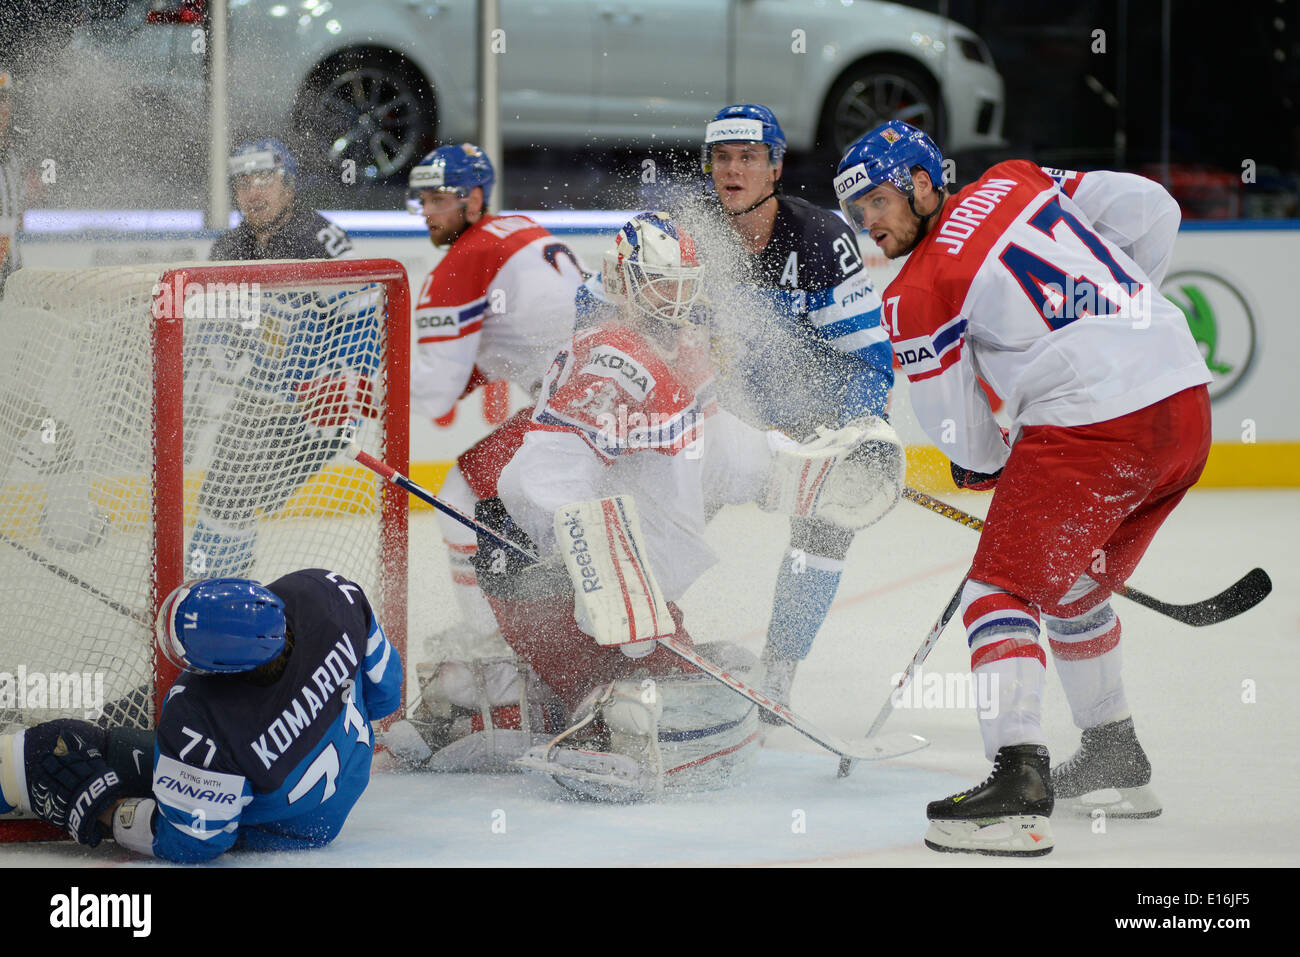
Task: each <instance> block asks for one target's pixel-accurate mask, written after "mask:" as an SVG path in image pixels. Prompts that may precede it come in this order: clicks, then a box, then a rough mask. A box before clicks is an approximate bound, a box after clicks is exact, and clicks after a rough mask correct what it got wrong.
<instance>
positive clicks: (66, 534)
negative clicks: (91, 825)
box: [0, 264, 406, 729]
mask: <svg viewBox="0 0 1300 957" xmlns="http://www.w3.org/2000/svg"><path fill="white" fill-rule="evenodd" d="M302 265H303V266H304V267H306V264H302ZM248 268H249V267H242V266H239V265H232V266H230V267H228V268H225V269H221V270H217V271H205V272H203V273H196V274H195V275H196V276H202V277H203V281H202V282H201V283H200V282H192V283H191V284H190V285H189V286H188V287H181V286H175V285H173V286H170V287H168V288H163V287H160V286H159V285H158V284H159V279H160V277H161V276H162V275H163V273H164V271H165V269H166V267H159V266H154V267H148V266H138V267H126V268H109V269H90V270H22V271H20V272H18V273H15V274H14V275H13V276H11V277H10V279H9V281H8V284H7V286H6V289H5V299H4V302H3V303H2V304H0V343H3V350H2V352H0V579H2V580H3V581H5V582H6V585H7V591H8V592H9V594H10V596H11V597H10V605H11V616H10V619H9V621H8V623H7V626H6V628H5V629H4V630H3V631H0V729H3V728H4V727H5V726H6V725H9V724H23V725H30V724H33V723H35V722H37V721H43V720H49V719H50V718H53V717H57V716H64V715H66V716H73V717H89V718H92V719H98V720H100V721H101V722H102V723H105V724H111V725H133V726H140V727H148V726H151V724H152V717H151V709H152V698H153V678H154V675H153V632H152V620H153V603H154V600H155V589H156V588H163V589H165V588H166V587H169V586H170V584H171V582H170V581H165V580H164V579H166V578H167V575H168V574H169V573H168V572H166V569H167V568H168V567H171V568H173V569H178V570H177V571H176V573H175V574H177V575H179V576H180V577H182V578H186V579H188V578H210V577H219V576H237V577H247V578H255V579H258V580H259V581H263V582H269V581H271V580H273V579H274V578H276V577H278V576H280V575H282V574H284V573H286V572H289V571H293V570H295V569H298V568H307V567H325V568H331V569H333V570H335V571H338V572H341V573H342V574H344V575H346V576H348V577H349V578H352V579H353V580H355V581H356V582H358V583H359V584H361V585H362V587H363V588H365V589H366V592H367V594H368V595H369V596H370V597H371V599H372V601H373V602H374V603H375V605H376V608H377V610H378V611H379V614H380V616H381V620H383V615H384V609H383V608H382V607H381V598H380V596H381V589H380V587H379V586H380V580H381V577H382V575H383V572H384V565H385V563H391V562H395V561H399V560H402V561H404V553H402V551H401V550H402V549H404V540H401V539H399V537H398V536H396V535H393V534H392V531H393V530H392V529H391V528H385V526H384V518H383V516H384V513H383V511H382V509H381V507H380V492H379V489H380V487H381V482H380V480H379V479H378V478H376V477H375V476H374V475H373V474H372V473H370V472H368V471H367V470H365V469H363V468H362V467H360V466H358V465H357V464H356V463H355V462H353V461H352V458H351V455H350V454H349V447H350V444H351V443H352V442H353V441H355V442H356V443H357V444H358V445H359V446H360V447H362V448H364V449H365V450H366V451H368V452H370V453H371V454H373V455H376V456H378V457H380V458H384V457H386V452H387V451H388V449H387V448H386V443H387V441H388V439H389V434H388V428H389V424H390V419H389V418H388V416H387V413H389V412H393V420H396V418H397V417H399V416H400V417H401V419H402V420H403V421H404V419H405V415H406V411H405V410H406V406H405V401H404V398H405V397H404V394H403V395H401V396H398V395H394V396H393V397H392V398H393V400H394V401H395V402H396V404H397V409H396V411H393V410H390V408H389V395H388V377H387V376H388V373H387V368H388V367H387V366H386V365H385V359H386V347H387V344H388V339H387V336H388V331H389V329H388V321H387V319H388V317H387V312H388V299H387V296H386V290H385V286H384V285H382V284H380V283H377V282H370V281H365V280H364V279H361V280H356V281H352V280H349V281H347V282H339V281H330V282H323V281H320V280H318V279H317V278H315V277H313V276H312V275H310V270H311V269H312V268H324V267H323V266H322V267H306V268H304V270H303V272H304V273H305V275H303V276H302V278H300V279H297V280H295V281H294V283H293V284H292V285H288V286H283V285H274V286H273V285H271V284H269V283H265V282H262V283H259V282H249V281H248V280H247V277H248V275H250V273H249V272H248V271H247V270H248ZM252 275H256V274H255V273H252ZM173 293H174V295H173ZM173 301H174V303H175V308H174V309H172V304H173ZM169 310H170V311H174V312H175V313H176V314H177V315H178V316H180V315H181V313H183V319H182V320H181V322H182V328H183V343H184V345H183V353H182V356H181V361H180V365H179V367H180V368H181V369H183V374H182V379H183V382H182V383H179V384H178V383H175V382H172V381H167V380H161V381H160V385H159V388H158V390H157V392H156V393H155V389H154V386H153V369H154V362H155V359H154V337H153V329H154V328H155V323H154V321H153V316H152V314H157V315H159V316H163V315H166V314H168V312H169ZM151 313H152V314H151ZM400 334H401V335H402V336H405V335H406V331H405V326H403V327H402V329H401V332H400ZM401 391H402V392H403V393H404V391H405V390H401ZM182 395H183V401H184V417H183V425H182V428H181V430H180V433H179V434H176V433H175V432H172V431H170V430H167V429H165V428H163V429H161V430H158V429H156V426H155V423H156V422H157V418H158V413H160V412H165V411H166V410H167V409H168V408H171V407H173V406H174V403H175V402H176V401H177V399H178V398H180V397H181V396H182ZM155 431H158V432H159V434H158V435H157V441H156V451H155ZM178 458H180V459H181V460H182V461H183V464H184V468H183V479H182V478H181V477H180V474H179V473H178V474H177V477H176V479H175V481H174V482H171V484H170V485H169V480H168V479H166V478H165V477H160V475H159V474H158V463H159V462H166V461H168V460H170V461H173V462H174V461H176V460H177V459H178ZM155 500H156V501H157V502H158V503H159V504H160V510H159V512H158V514H159V515H160V516H164V517H163V518H162V519H161V520H162V521H164V522H165V521H168V519H166V517H165V516H166V515H168V514H176V515H183V518H181V519H180V521H181V523H183V529H176V530H173V532H174V534H173V535H172V536H171V538H170V540H171V541H174V542H176V543H177V548H176V550H180V549H181V548H183V555H171V556H170V565H169V562H168V561H165V560H162V559H163V558H164V557H166V556H161V555H159V554H158V553H157V552H158V547H157V545H156V544H155V543H156V541H157V540H158V539H157V538H156V537H155V531H156V530H155V528H154V524H153V503H154V501H155ZM164 502H171V503H180V502H183V506H181V505H179V504H174V507H173V508H171V509H170V510H169V509H168V508H165V507H162V503H164ZM164 537H165V536H164ZM181 543H183V545H182V544H181ZM182 565H183V567H181V566H182ZM160 569H162V570H161V571H160ZM156 577H157V579H158V581H157V584H156V583H155V578H156ZM173 577H174V576H173ZM402 625H403V628H404V623H402ZM78 692H79V694H78Z"/></svg>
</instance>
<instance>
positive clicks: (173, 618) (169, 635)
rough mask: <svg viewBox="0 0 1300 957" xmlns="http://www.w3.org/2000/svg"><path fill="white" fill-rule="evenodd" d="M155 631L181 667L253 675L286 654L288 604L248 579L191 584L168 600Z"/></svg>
mask: <svg viewBox="0 0 1300 957" xmlns="http://www.w3.org/2000/svg"><path fill="white" fill-rule="evenodd" d="M154 630H155V634H156V635H157V639H158V647H159V649H161V651H162V653H163V655H164V656H165V657H166V658H167V660H168V661H170V662H171V663H172V664H174V665H175V666H176V667H178V668H181V669H184V670H189V671H194V672H198V673H199V674H234V673H238V672H241V671H252V670H253V669H254V668H258V667H261V666H262V665H264V664H266V663H267V662H268V661H273V660H274V659H275V658H277V657H278V656H279V655H280V653H281V652H283V651H284V647H285V618H284V602H283V601H281V600H280V598H279V597H278V596H277V595H276V594H275V593H273V592H271V591H270V590H268V589H267V588H265V587H263V586H262V585H260V584H258V583H257V582H255V581H252V580H250V579H247V578H209V579H206V580H204V581H197V582H189V583H187V584H184V585H181V586H179V587H178V588H175V589H173V590H172V593H171V594H170V595H168V596H167V597H166V598H165V599H164V600H163V603H162V607H161V608H159V610H158V619H157V621H156V622H155V625H154Z"/></svg>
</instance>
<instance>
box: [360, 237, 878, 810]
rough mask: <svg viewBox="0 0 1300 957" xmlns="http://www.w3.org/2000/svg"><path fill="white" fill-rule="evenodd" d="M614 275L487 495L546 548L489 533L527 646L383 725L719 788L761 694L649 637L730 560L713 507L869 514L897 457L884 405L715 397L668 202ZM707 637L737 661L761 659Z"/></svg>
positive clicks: (613, 785) (511, 633)
mask: <svg viewBox="0 0 1300 957" xmlns="http://www.w3.org/2000/svg"><path fill="white" fill-rule="evenodd" d="M604 285H605V287H606V294H607V295H610V296H611V297H612V298H613V299H614V300H615V301H616V302H617V303H618V313H617V315H616V316H615V317H614V318H613V319H612V320H611V321H608V322H605V323H603V324H601V325H598V326H596V327H595V328H592V329H588V330H586V331H583V332H580V333H579V334H578V335H577V336H576V337H575V338H574V340H573V341H572V343H571V344H570V345H569V347H568V348H567V349H565V350H563V351H561V352H560V354H559V355H558V356H557V357H556V359H555V362H554V363H553V364H552V366H551V369H550V371H549V373H548V375H547V378H546V381H545V382H544V383H543V387H542V391H541V396H540V398H539V400H538V403H537V405H536V408H535V409H534V411H533V414H532V419H531V424H530V429H529V431H528V433H527V435H526V437H525V438H524V441H523V444H522V446H521V447H520V449H519V451H518V452H517V453H516V454H515V456H514V458H513V459H511V461H510V463H509V464H508V465H507V466H505V468H504V469H503V470H502V472H501V475H500V478H499V480H498V482H497V488H498V492H499V498H498V499H494V500H490V501H487V502H483V503H480V505H479V509H478V517H479V519H480V521H482V522H484V523H485V524H487V525H489V526H490V527H493V528H495V529H498V530H499V531H501V532H502V534H504V535H506V536H507V537H509V538H511V539H512V540H516V541H519V542H520V543H522V544H525V547H527V548H528V549H529V550H531V551H533V552H535V553H537V554H539V555H542V556H549V557H548V558H547V559H546V560H545V561H543V562H542V563H541V564H530V563H525V562H521V561H518V560H516V559H515V558H513V557H511V556H510V555H508V554H507V553H506V551H505V550H503V549H501V548H500V547H497V546H494V545H493V544H492V543H491V542H490V540H489V539H487V538H486V537H484V538H482V539H481V540H480V543H479V551H478V558H477V563H478V580H479V584H480V587H482V588H483V590H484V592H485V594H486V595H487V596H488V600H489V602H490V604H491V605H492V609H493V612H494V614H495V615H496V618H497V621H498V623H499V624H500V626H501V631H502V634H503V636H504V638H505V640H506V641H507V642H508V643H509V645H510V647H511V649H512V650H513V651H514V652H515V654H516V655H517V656H518V658H519V661H518V662H514V661H500V660H499V661H479V662H471V663H464V662H446V663H444V664H443V665H442V667H441V668H439V669H438V671H437V673H436V675H434V676H433V677H432V678H431V680H429V681H428V682H426V683H425V685H424V688H423V689H422V701H421V706H420V707H419V708H417V709H416V711H415V713H414V715H413V718H412V723H404V722H403V723H399V724H398V725H396V726H394V731H393V732H392V733H391V734H390V735H389V736H388V738H386V739H385V743H386V744H387V745H388V746H389V747H390V748H392V749H393V750H394V752H395V753H398V754H399V755H401V756H404V757H405V758H406V759H407V760H409V761H410V762H411V763H415V764H419V765H422V766H425V767H431V768H440V769H455V768H474V767H500V766H502V765H503V764H504V763H506V762H507V761H509V760H511V759H513V758H517V757H519V756H520V755H524V757H523V760H522V762H521V763H523V764H524V765H525V766H528V767H532V768H535V769H540V770H543V771H546V772H548V773H550V774H552V775H553V776H554V777H555V778H556V780H557V781H559V782H560V783H561V784H562V785H564V786H566V787H568V788H569V789H571V790H572V791H575V792H577V793H579V794H581V795H584V796H587V797H591V798H595V799H605V800H634V799H638V798H641V797H645V796H651V795H654V794H656V793H658V792H660V791H662V790H664V789H674V788H676V789H694V788H709V787H719V786H724V785H726V784H728V783H731V782H733V781H735V780H736V779H737V778H738V777H739V776H740V775H742V774H743V773H744V772H745V770H746V769H747V768H749V767H750V766H751V764H752V762H753V760H754V758H755V757H756V753H757V749H758V745H759V733H758V717H757V714H756V713H755V710H756V709H755V707H754V705H753V703H752V702H751V701H749V700H748V699H747V698H745V697H743V696H741V695H739V694H737V693H736V692H734V691H732V690H730V689H728V688H727V687H726V686H724V685H722V684H720V683H718V682H715V681H714V680H712V679H710V678H708V677H707V676H705V675H703V674H700V673H698V672H696V671H694V669H693V668H691V667H690V666H689V665H687V664H685V663H684V662H683V661H682V660H681V659H680V658H678V657H677V656H675V655H673V654H671V653H669V652H668V651H666V650H665V649H663V648H661V647H659V646H658V645H657V644H656V643H655V642H654V641H653V640H650V639H653V637H654V636H656V635H671V634H677V635H678V636H681V637H687V636H686V632H685V630H684V628H683V627H682V614H681V612H680V611H679V610H678V608H677V607H676V605H675V604H674V602H675V601H676V599H678V598H679V597H680V596H681V595H682V594H683V593H684V592H685V591H686V589H687V588H688V587H689V586H690V584H691V583H692V582H694V581H695V580H696V579H697V578H698V577H699V576H700V575H701V574H702V573H703V572H704V571H705V570H706V569H707V568H709V567H710V566H711V565H712V564H714V562H715V561H717V556H716V555H715V554H714V553H713V551H712V550H711V549H710V548H709V547H708V545H707V544H706V542H705V540H704V528H705V524H706V522H707V521H708V520H709V518H710V517H711V516H712V515H714V514H715V513H716V512H717V510H718V509H719V508H721V507H722V506H723V505H727V504H741V503H746V502H754V501H758V502H760V503H763V504H765V505H766V506H767V507H769V508H772V509H774V510H782V511H785V512H787V513H794V512H796V511H800V510H801V511H802V514H811V515H814V516H816V517H818V518H820V519H822V520H825V521H832V522H837V523H840V524H842V525H843V526H844V527H845V528H850V529H856V528H861V527H864V526H866V525H869V524H871V523H872V522H874V521H876V520H878V519H879V518H880V517H881V516H882V515H884V514H885V512H887V511H888V510H889V509H890V508H892V507H893V505H894V504H895V502H896V501H897V499H898V495H899V491H900V488H901V485H902V456H901V455H900V454H899V442H898V438H897V436H896V435H895V434H894V432H893V430H892V429H890V428H889V426H888V425H887V424H885V423H884V422H883V421H881V420H880V419H876V418H870V417H868V418H864V419H861V420H858V421H857V422H855V423H853V424H852V425H850V426H848V427H846V428H845V429H843V430H840V431H838V432H834V433H832V432H826V431H825V430H824V431H823V434H822V435H820V436H819V437H818V438H817V439H816V440H815V441H814V442H811V443H806V444H805V445H804V446H799V445H797V444H796V443H795V442H794V441H793V440H791V439H789V438H787V437H785V436H784V435H782V434H781V433H779V432H763V431H759V430H757V429H755V428H753V427H751V426H748V425H745V424H744V423H742V422H741V421H740V420H739V419H737V418H735V417H734V416H732V415H731V414H729V413H728V412H726V411H724V410H722V409H720V408H719V407H718V405H717V402H716V400H715V399H714V397H713V395H712V385H711V380H712V377H713V368H712V360H711V358H710V343H709V330H708V313H707V310H705V309H704V308H703V307H702V305H701V304H700V302H699V300H700V298H701V291H702V285H703V269H702V267H701V266H700V265H699V263H698V261H697V258H696V251H695V248H694V242H693V241H692V239H691V237H690V236H689V235H688V234H687V233H686V232H685V231H684V230H683V229H682V228H681V227H680V226H678V225H677V224H675V223H673V222H672V221H671V220H669V219H668V218H667V217H666V216H665V215H664V214H661V213H641V214H640V215H638V216H637V217H636V218H634V219H633V220H632V221H631V222H629V223H627V224H626V225H625V226H624V227H623V229H622V230H621V231H620V232H619V233H618V235H617V237H616V239H615V248H614V250H612V251H611V252H609V253H607V254H606V257H605V264H604ZM818 483H820V485H818ZM688 640H689V639H688ZM700 650H701V652H702V653H703V654H705V655H706V656H709V657H711V658H713V660H715V661H717V662H718V663H719V664H721V665H722V666H723V667H725V668H727V669H728V670H729V671H730V670H734V671H736V672H737V674H738V675H743V674H744V673H745V669H746V668H747V667H748V666H749V665H751V664H752V663H753V656H751V655H749V654H748V653H747V652H744V651H742V650H741V649H739V648H737V647H734V646H730V645H726V644H724V643H717V644H712V645H705V646H700ZM746 659H748V660H746ZM417 732H418V733H417ZM434 752H436V753H434ZM525 752H527V753H526V754H525ZM431 755H432V756H431Z"/></svg>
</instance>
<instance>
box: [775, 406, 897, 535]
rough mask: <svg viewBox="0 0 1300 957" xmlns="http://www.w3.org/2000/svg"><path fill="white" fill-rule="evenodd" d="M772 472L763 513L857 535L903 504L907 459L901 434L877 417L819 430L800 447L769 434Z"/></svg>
mask: <svg viewBox="0 0 1300 957" xmlns="http://www.w3.org/2000/svg"><path fill="white" fill-rule="evenodd" d="M768 439H769V442H770V444H771V446H772V449H773V452H774V453H775V454H774V456H773V462H772V468H771V471H770V472H769V473H768V479H767V490H766V494H765V497H764V502H763V508H764V509H766V510H767V511H771V512H784V513H785V514H787V515H799V516H803V517H806V518H820V519H822V520H824V521H827V522H830V523H831V524H832V525H838V526H839V527H840V528H844V529H848V530H850V531H857V530H858V529H861V528H866V527H867V526H868V525H872V524H874V523H875V522H878V521H879V520H880V519H881V518H883V517H884V516H885V514H886V513H887V512H888V511H889V510H890V509H891V508H893V507H894V506H895V505H897V504H898V499H899V497H900V495H901V494H902V490H903V478H904V475H905V473H906V471H907V459H906V456H905V455H904V454H903V443H902V442H901V441H900V440H899V438H898V433H897V432H895V431H894V429H893V427H892V426H891V425H890V424H889V423H888V422H886V421H885V420H884V419H882V418H879V417H877V416H874V415H868V416H862V417H860V418H857V419H854V420H853V421H852V422H850V423H849V424H848V425H845V426H844V427H842V428H839V429H829V428H826V427H825V426H822V427H820V428H818V430H817V434H816V435H815V436H813V437H812V438H811V439H809V440H808V441H806V442H803V443H798V442H795V441H794V440H793V439H791V438H789V437H788V436H786V435H783V434H782V433H780V432H769V433H768Z"/></svg>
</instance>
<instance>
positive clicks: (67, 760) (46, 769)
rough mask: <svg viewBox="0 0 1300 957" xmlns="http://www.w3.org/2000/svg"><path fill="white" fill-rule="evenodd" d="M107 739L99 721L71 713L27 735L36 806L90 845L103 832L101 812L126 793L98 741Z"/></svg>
mask: <svg viewBox="0 0 1300 957" xmlns="http://www.w3.org/2000/svg"><path fill="white" fill-rule="evenodd" d="M103 740H104V732H103V731H102V730H101V729H99V728H96V727H95V726H94V725H92V724H89V723H87V722H84V721H72V720H66V719H65V720H60V721H50V722H47V723H46V724H43V725H39V726H37V727H35V728H31V729H29V730H28V732H27V737H26V755H25V760H26V764H27V784H28V790H29V791H30V792H31V801H32V809H33V810H34V811H35V812H36V814H37V815H38V816H39V817H40V818H41V820H43V821H46V822H48V823H50V824H53V825H54V826H55V827H60V828H63V829H64V830H66V831H67V832H68V833H69V834H70V835H72V839H73V840H75V841H76V842H77V843H78V844H86V845H89V846H90V847H94V846H96V845H97V844H98V843H99V842H100V840H101V838H102V837H103V834H102V833H101V828H100V823H99V815H100V814H101V813H103V812H104V811H105V810H107V809H108V808H109V806H110V805H111V804H112V803H113V802H114V801H115V800H117V799H118V798H119V797H121V796H122V781H121V778H119V777H118V774H117V772H116V771H114V770H113V769H112V768H110V767H109V766H108V762H106V761H105V760H104V754H103V752H102V751H101V750H100V748H99V747H98V745H99V744H102V743H103Z"/></svg>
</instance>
